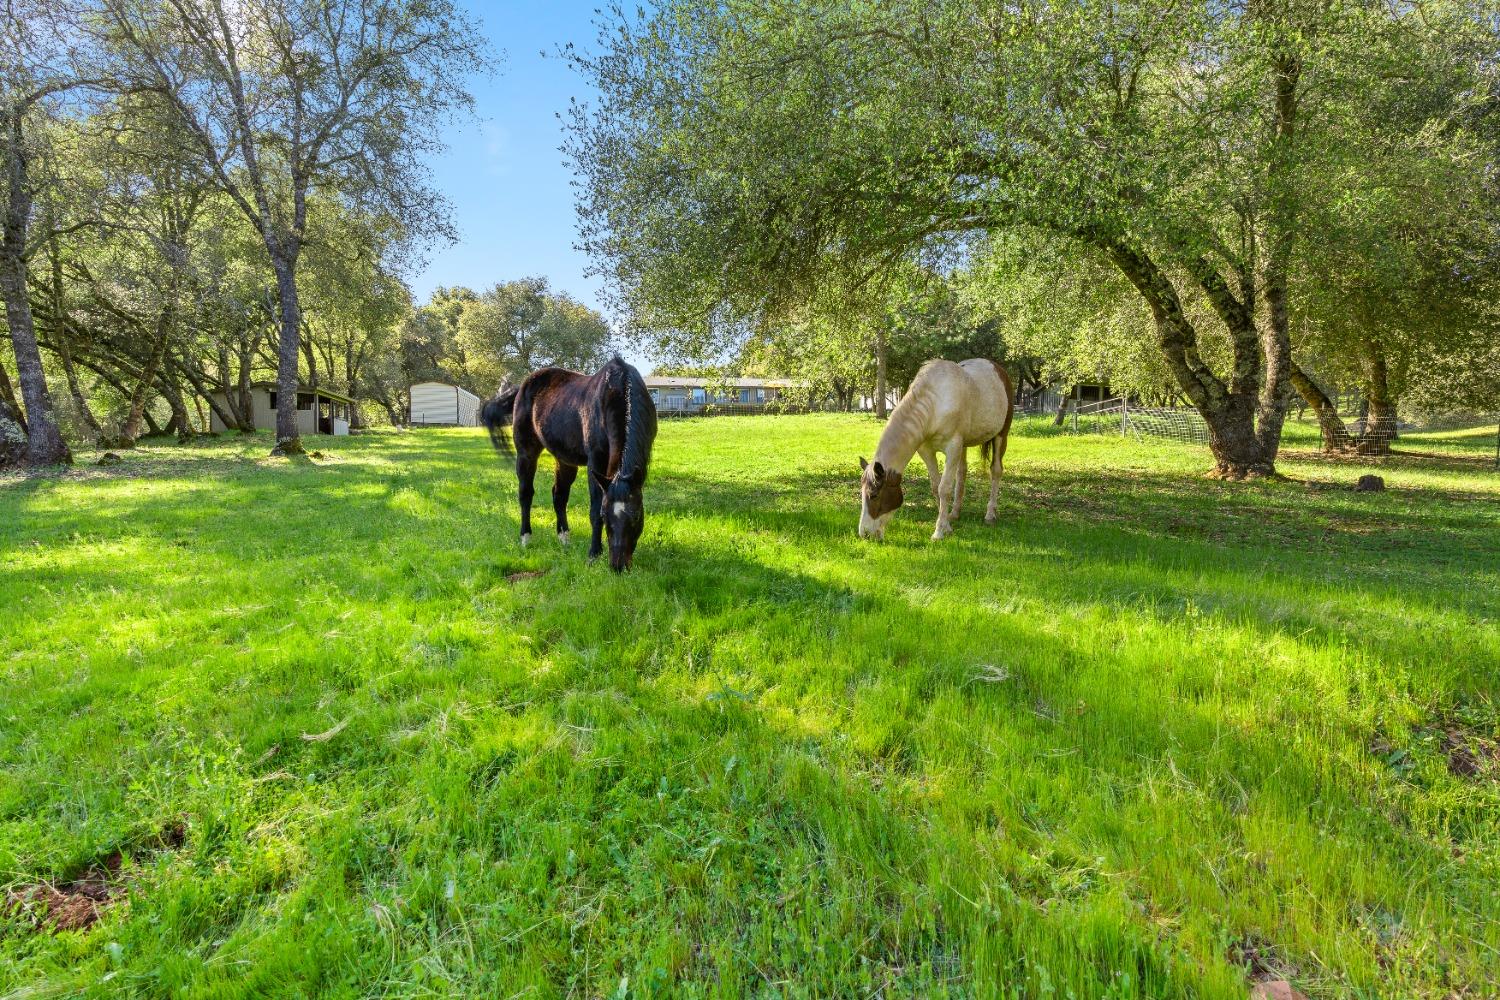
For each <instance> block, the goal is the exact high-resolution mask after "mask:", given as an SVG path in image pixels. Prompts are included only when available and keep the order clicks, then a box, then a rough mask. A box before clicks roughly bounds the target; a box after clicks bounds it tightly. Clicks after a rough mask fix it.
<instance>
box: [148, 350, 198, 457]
mask: <svg viewBox="0 0 1500 1000" xmlns="http://www.w3.org/2000/svg"><path fill="white" fill-rule="evenodd" d="M176 367H177V366H176V365H175V364H174V363H173V360H172V356H171V355H170V354H169V355H168V356H167V358H166V362H165V364H164V365H163V371H162V374H161V376H160V377H159V378H158V379H157V387H158V388H159V389H160V390H161V394H162V396H164V397H165V398H166V400H167V405H168V406H170V407H171V408H172V423H171V424H168V425H167V430H169V431H170V430H174V429H175V430H176V431H177V441H178V443H179V444H182V443H186V442H188V441H191V440H192V439H193V436H194V435H196V434H197V433H198V429H197V428H196V427H195V426H193V418H192V416H191V415H190V414H189V413H188V408H187V401H186V400H185V399H183V398H182V384H181V383H180V382H178V381H177V378H176V373H175V371H174V369H175V368H176ZM174 424H175V425H176V427H175V428H174V427H173V425H174Z"/></svg>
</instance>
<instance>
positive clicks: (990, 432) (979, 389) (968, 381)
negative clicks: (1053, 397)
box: [945, 358, 1011, 445]
mask: <svg viewBox="0 0 1500 1000" xmlns="http://www.w3.org/2000/svg"><path fill="white" fill-rule="evenodd" d="M945 364H947V365H952V368H953V372H952V374H953V375H954V376H957V378H958V379H959V380H961V386H962V387H961V389H959V390H957V398H958V399H959V400H961V401H960V402H959V403H958V405H959V406H960V407H961V409H962V413H963V425H964V430H963V437H964V444H966V445H976V444H983V443H984V442H986V441H989V440H991V439H992V438H994V437H996V436H997V435H999V434H1003V433H1004V432H1005V431H1006V429H1007V425H1008V424H1009V423H1010V420H1009V417H1010V408H1011V393H1010V384H1009V382H1008V381H1007V379H1006V377H1005V375H1004V373H1003V372H1002V371H1001V369H1000V366H999V365H998V364H996V363H995V362H993V361H991V360H989V359H988V358H969V359H968V360H967V361H960V362H957V363H954V362H951V361H950V362H945Z"/></svg>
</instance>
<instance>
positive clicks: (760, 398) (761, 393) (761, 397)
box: [755, 389, 766, 403]
mask: <svg viewBox="0 0 1500 1000" xmlns="http://www.w3.org/2000/svg"><path fill="white" fill-rule="evenodd" d="M755 401H756V402H757V403H764V402H765V401H766V390H764V389H756V390H755Z"/></svg>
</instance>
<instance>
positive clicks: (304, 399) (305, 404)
mask: <svg viewBox="0 0 1500 1000" xmlns="http://www.w3.org/2000/svg"><path fill="white" fill-rule="evenodd" d="M312 408H313V395H312V393H310V392H299V393H297V409H299V410H310V409H312Z"/></svg>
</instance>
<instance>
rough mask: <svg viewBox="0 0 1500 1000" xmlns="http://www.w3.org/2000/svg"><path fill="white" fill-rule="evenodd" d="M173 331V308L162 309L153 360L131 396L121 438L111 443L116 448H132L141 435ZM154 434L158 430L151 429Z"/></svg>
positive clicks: (158, 318) (157, 326)
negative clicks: (153, 388)
mask: <svg viewBox="0 0 1500 1000" xmlns="http://www.w3.org/2000/svg"><path fill="white" fill-rule="evenodd" d="M171 329H172V307H171V306H170V305H169V306H165V307H163V308H162V311H161V313H160V315H158V316H157V318H156V343H155V344H153V345H152V346H151V359H150V360H149V361H147V362H146V369H145V371H143V372H141V379H140V382H139V383H137V385H136V387H135V391H134V392H132V393H131V394H130V411H129V412H128V413H127V414H126V415H125V422H124V423H123V424H121V425H120V436H119V437H118V438H117V439H116V440H115V441H114V442H112V443H111V447H115V448H131V447H134V446H135V439H136V438H137V437H139V436H140V433H141V420H142V418H143V417H144V416H145V415H146V401H147V400H148V399H149V398H150V396H151V383H152V382H154V381H155V380H156V372H157V370H158V369H160V368H161V360H162V357H163V356H164V355H165V354H166V353H167V334H168V333H169V332H170V331H171ZM151 430H152V433H155V432H156V428H155V427H152V428H151Z"/></svg>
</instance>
